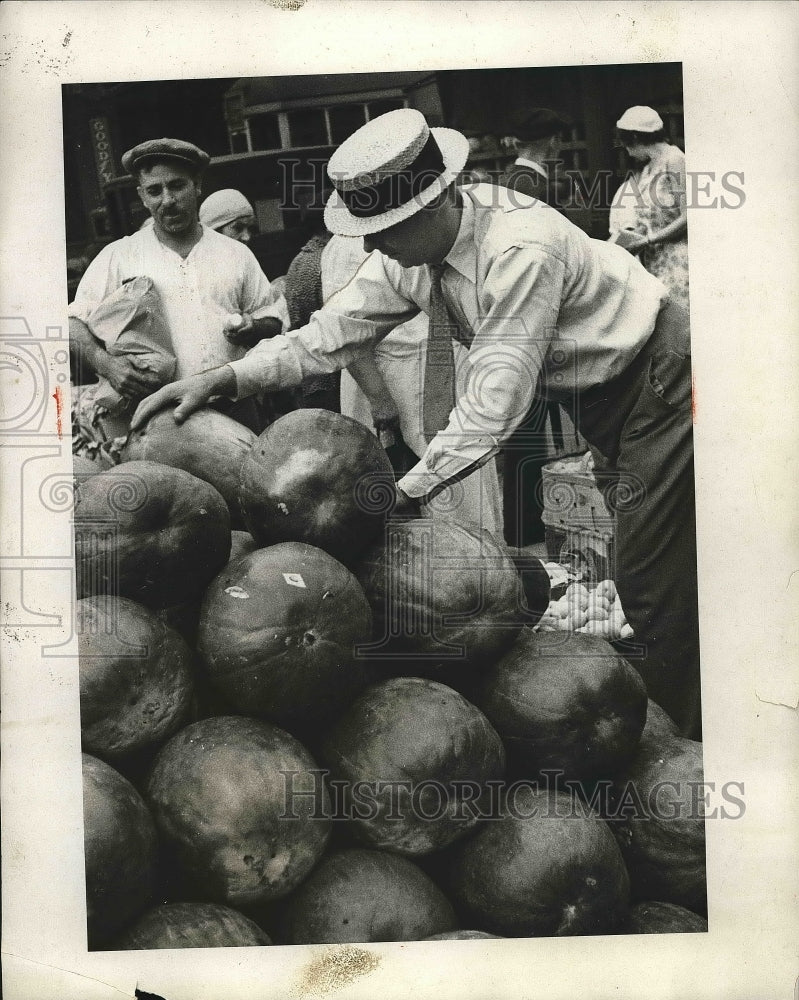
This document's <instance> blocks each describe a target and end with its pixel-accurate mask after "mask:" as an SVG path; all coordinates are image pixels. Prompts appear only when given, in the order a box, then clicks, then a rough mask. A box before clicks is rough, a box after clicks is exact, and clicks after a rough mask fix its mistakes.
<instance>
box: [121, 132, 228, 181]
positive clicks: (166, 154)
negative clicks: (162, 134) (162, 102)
mask: <svg viewBox="0 0 799 1000" xmlns="http://www.w3.org/2000/svg"><path fill="white" fill-rule="evenodd" d="M153 156H157V157H158V158H159V159H167V160H179V161H180V162H181V163H188V164H189V165H190V166H192V167H194V169H195V170H204V169H205V168H206V167H207V166H208V164H209V162H210V160H211V157H210V156H209V155H208V153H206V152H205V150H204V149H200V147H199V146H195V145H194V143H193V142H185V141H184V140H183V139H148V140H147V141H146V142H140V143H139V145H138V146H134V147H133V149H129V150H128V151H127V152H126V153H123V154H122V166H123V167H124V168H125V170H126V171H127V172H128V173H129V174H132V173H135V172H136V169H137V166H138V164H139V163H140V162H141V161H142V160H146V159H150V158H151V157H153Z"/></svg>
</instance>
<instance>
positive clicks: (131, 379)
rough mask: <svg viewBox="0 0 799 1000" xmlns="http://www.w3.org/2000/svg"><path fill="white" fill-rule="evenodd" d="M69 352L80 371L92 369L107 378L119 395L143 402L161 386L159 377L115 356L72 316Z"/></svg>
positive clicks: (83, 324)
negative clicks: (142, 399) (144, 398)
mask: <svg viewBox="0 0 799 1000" xmlns="http://www.w3.org/2000/svg"><path fill="white" fill-rule="evenodd" d="M69 343H70V349H71V350H72V352H73V354H74V355H75V356H76V357H77V361H78V370H79V371H80V370H82V369H85V368H89V369H90V370H91V371H93V372H95V373H96V374H97V375H101V376H102V377H103V378H105V379H107V380H108V382H109V383H110V385H112V386H113V387H114V389H116V391H117V392H118V393H119V394H120V396H125V397H127V398H129V399H141V398H142V396H146V395H147V393H148V392H152V391H153V389H155V388H156V387H157V386H158V384H159V381H160V380H159V378H158V375H157V374H156V373H155V372H151V371H148V370H146V369H139V368H137V367H136V365H135V364H134V363H133V361H131V360H130V359H128V358H125V357H114V356H112V355H111V354H109V353H108V351H107V350H106V349H105V347H104V346H103V345H102V344H101V343H100V341H99V340H97V338H96V337H94V336H93V335H92V332H91V330H89V328H88V326H86V324H85V323H84V322H83V320H80V319H78V318H77V317H76V316H70V317H69Z"/></svg>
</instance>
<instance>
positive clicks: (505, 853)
mask: <svg viewBox="0 0 799 1000" xmlns="http://www.w3.org/2000/svg"><path fill="white" fill-rule="evenodd" d="M447 884H448V885H449V887H450V888H451V891H452V895H453V899H454V900H455V901H456V902H457V903H459V904H460V905H461V906H462V907H463V909H464V912H465V913H466V916H467V919H468V920H469V922H470V924H471V926H475V927H478V928H480V929H484V930H488V931H491V932H492V933H495V934H502V935H507V936H509V937H545V936H550V937H552V936H571V935H576V934H606V933H610V932H613V931H615V930H616V929H617V928H619V927H620V926H622V925H623V923H624V921H625V920H626V917H627V908H628V903H629V891H630V886H629V880H628V877H627V872H626V870H625V867H624V862H623V860H622V857H621V853H620V852H619V848H618V846H617V844H616V842H615V840H614V839H613V835H612V834H611V832H610V830H609V829H608V826H607V824H606V823H605V822H604V821H603V820H602V819H600V818H599V817H598V816H596V815H595V814H594V813H592V812H590V811H588V810H586V809H584V808H581V807H580V805H579V802H577V801H576V800H574V799H572V798H571V797H570V796H567V795H564V794H562V793H549V792H546V791H543V790H542V791H534V790H533V789H532V788H531V787H530V786H529V785H526V784H520V785H516V786H510V789H509V794H508V800H507V802H506V803H505V804H504V807H503V810H502V814H501V818H499V819H495V820H492V821H490V822H486V823H484V824H482V825H481V827H480V828H479V829H478V831H477V833H476V834H475V835H474V836H473V837H470V838H469V839H468V840H467V841H465V842H464V843H462V844H458V845H456V846H455V848H454V850H453V856H452V859H451V861H450V863H449V872H448V879H447Z"/></svg>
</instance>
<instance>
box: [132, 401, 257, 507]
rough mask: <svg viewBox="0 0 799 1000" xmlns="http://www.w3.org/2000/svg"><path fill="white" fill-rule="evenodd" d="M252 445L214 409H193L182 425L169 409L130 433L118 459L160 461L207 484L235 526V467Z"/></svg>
mask: <svg viewBox="0 0 799 1000" xmlns="http://www.w3.org/2000/svg"><path fill="white" fill-rule="evenodd" d="M255 441H256V435H255V434H253V432H252V431H251V430H250V429H249V428H247V427H245V426H244V425H243V424H240V423H238V421H236V420H232V419H231V418H230V417H226V416H225V414H224V413H219V412H218V411H217V410H212V409H204V410H198V411H197V412H196V413H193V414H192V415H191V416H190V417H188V419H186V420H184V421H183V423H182V424H177V423H175V418H174V417H173V415H172V411H171V410H161V412H160V413H156V414H155V415H154V416H153V417H151V418H150V419H149V420H148V421H147V423H146V424H145V426H144V427H142V428H140V429H139V430H137V431H133V432H132V434H131V435H130V436H129V438H128V440H127V442H126V444H125V447H124V449H123V451H122V461H123V462H162V463H163V464H164V465H171V466H172V467H173V468H175V469H183V470H185V471H186V472H190V473H191V474H192V475H193V476H197V478H198V479H202V480H204V481H205V482H206V483H210V484H211V485H212V486H215V487H216V489H217V490H219V492H220V493H221V494H222V496H223V497H224V499H225V503H227V505H228V508H229V510H230V516H231V521H232V523H233V524H236V525H238V524H241V511H240V509H239V487H240V485H241V466H242V463H243V462H244V458H245V456H246V455H247V454H248V453H249V451H250V449H251V448H252V446H253V444H254V443H255Z"/></svg>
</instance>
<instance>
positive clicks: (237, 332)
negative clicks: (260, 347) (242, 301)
mask: <svg viewBox="0 0 799 1000" xmlns="http://www.w3.org/2000/svg"><path fill="white" fill-rule="evenodd" d="M223 332H224V334H225V338H226V339H227V340H229V341H230V343H231V344H236V346H237V347H251V346H252V344H251V341H252V337H253V321H252V316H250V314H249V313H233V314H232V315H230V316H228V318H227V319H226V320H225V325H224V327H223Z"/></svg>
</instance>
